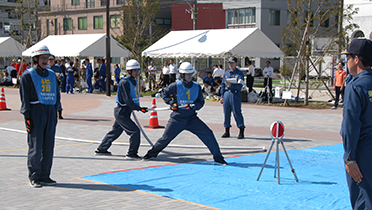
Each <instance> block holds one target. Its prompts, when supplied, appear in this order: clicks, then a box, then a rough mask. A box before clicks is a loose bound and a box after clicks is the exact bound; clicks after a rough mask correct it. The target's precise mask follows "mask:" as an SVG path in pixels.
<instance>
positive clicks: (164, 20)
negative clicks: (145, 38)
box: [155, 18, 172, 25]
mask: <svg viewBox="0 0 372 210" xmlns="http://www.w3.org/2000/svg"><path fill="white" fill-rule="evenodd" d="M155 23H156V24H157V25H171V24H172V20H171V19H169V18H156V19H155Z"/></svg>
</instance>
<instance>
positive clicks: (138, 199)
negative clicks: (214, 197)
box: [0, 88, 342, 209]
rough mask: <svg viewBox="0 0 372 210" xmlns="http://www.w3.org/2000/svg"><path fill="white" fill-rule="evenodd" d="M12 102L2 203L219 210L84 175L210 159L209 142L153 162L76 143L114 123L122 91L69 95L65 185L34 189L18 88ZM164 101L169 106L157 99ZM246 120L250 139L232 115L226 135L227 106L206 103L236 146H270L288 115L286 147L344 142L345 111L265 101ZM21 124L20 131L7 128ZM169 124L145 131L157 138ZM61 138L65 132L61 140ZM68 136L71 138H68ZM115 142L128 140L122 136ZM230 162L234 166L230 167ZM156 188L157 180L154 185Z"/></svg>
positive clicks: (211, 122)
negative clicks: (275, 125) (273, 129)
mask: <svg viewBox="0 0 372 210" xmlns="http://www.w3.org/2000/svg"><path fill="white" fill-rule="evenodd" d="M5 94H6V101H7V106H8V108H11V109H12V110H11V111H0V145H1V147H0V159H1V161H0V167H1V169H2V170H1V171H0V175H1V178H2V181H1V183H2V190H1V199H0V205H1V209H36V208H37V209H98V208H105V209H107V208H111V209H213V207H208V206H203V205H200V204H195V203H189V202H187V201H182V200H175V199H172V198H167V197H162V196H158V195H155V194H149V193H145V192H143V191H140V190H139V191H136V190H132V189H125V188H121V187H115V186H110V185H106V184H102V183H95V182H91V181H87V180H84V179H81V178H79V177H83V176H89V175H94V174H98V173H104V172H110V171H118V170H125V169H134V168H142V167H148V166H156V165H164V164H174V163H184V162H192V161H203V160H208V159H211V158H212V156H211V155H210V154H209V152H208V150H207V149H206V148H202V149H186V148H175V147H168V148H167V149H166V150H165V152H164V153H161V154H160V155H159V157H158V158H156V159H154V160H152V161H131V160H127V159H125V158H124V155H125V154H126V151H127V149H128V147H127V146H125V145H113V146H112V147H111V148H110V151H111V152H112V153H113V156H109V157H106V156H95V155H94V150H95V149H96V148H97V144H96V143H91V142H79V141H71V140H68V139H72V138H73V139H82V140H88V141H92V142H95V141H98V142H100V141H101V140H102V138H103V136H104V135H105V134H106V132H108V131H109V130H110V128H111V126H112V124H113V122H114V117H113V108H114V106H115V96H112V97H107V96H105V95H98V94H79V93H76V94H74V95H67V94H62V101H63V108H64V111H63V113H64V117H65V120H60V121H59V123H58V126H57V134H56V136H57V139H56V147H55V156H54V163H53V169H52V178H53V179H55V180H56V181H57V182H58V184H57V185H56V186H54V187H42V188H40V189H33V188H31V187H30V186H29V184H28V179H27V167H26V160H27V142H26V134H25V126H24V122H23V116H22V115H21V114H20V113H19V108H20V101H19V93H18V89H13V88H6V89H5ZM151 102H152V98H150V97H143V98H141V104H142V105H143V106H148V107H151ZM157 106H158V107H164V106H166V105H165V104H164V103H163V101H162V100H161V99H157ZM242 109H243V114H244V119H245V124H246V127H247V128H246V132H245V134H246V138H245V139H243V140H238V139H236V136H237V134H238V129H237V128H236V126H235V121H234V119H233V118H232V124H233V128H232V138H227V139H222V138H221V137H220V136H221V135H222V133H223V131H224V128H223V111H222V105H220V104H219V103H216V102H206V105H205V107H203V109H202V110H200V111H199V113H198V116H199V117H200V118H201V119H202V120H203V121H204V122H205V123H206V124H208V126H210V128H211V129H212V130H213V131H214V134H215V136H216V138H217V140H218V142H219V144H220V146H221V147H223V146H236V147H259V146H265V147H266V148H268V147H269V146H270V145H271V139H270V136H269V128H270V125H271V123H272V122H273V121H275V120H281V121H282V122H283V123H284V125H285V126H286V133H285V136H284V140H285V146H286V149H287V150H290V149H297V148H305V147H312V146H320V145H329V144H339V143H341V138H340V135H339V134H338V133H339V129H340V124H341V120H342V109H338V110H307V109H295V108H286V107H265V106H256V105H254V104H247V103H245V104H243V108H242ZM169 114H170V111H162V112H158V118H159V123H160V124H161V125H164V126H165V125H166V123H167V120H168V119H169ZM136 115H137V117H138V119H139V121H140V123H141V125H142V126H144V125H147V124H148V122H149V116H150V114H149V113H146V114H143V113H139V112H137V113H136ZM6 129H14V130H6ZM163 131H164V129H145V132H146V134H147V135H148V136H149V137H150V138H151V141H152V142H155V141H156V140H157V138H159V137H160V136H161V135H162V133H163ZM60 137H61V138H60ZM66 138H67V140H66ZM141 139H142V146H141V148H140V151H139V155H140V156H143V155H144V154H145V153H146V151H147V150H148V149H149V144H148V143H147V142H146V140H145V139H144V138H143V137H142V138H141ZM116 142H118V143H121V144H123V143H128V136H127V135H126V134H123V135H122V136H121V137H120V138H119V139H118V140H117V141H116ZM171 145H198V146H201V147H203V144H202V143H201V141H200V140H198V139H197V138H196V137H195V136H194V135H193V134H191V133H190V132H187V131H185V132H183V133H181V134H180V135H179V136H178V137H177V138H176V139H175V140H174V141H173V142H172V143H171ZM222 152H223V153H225V155H224V156H225V157H226V158H227V159H226V161H227V162H229V159H228V157H232V156H236V155H241V154H243V155H251V154H255V153H249V152H248V151H237V150H227V149H223V150H222ZM227 167H228V166H227ZM153 187H156V186H153Z"/></svg>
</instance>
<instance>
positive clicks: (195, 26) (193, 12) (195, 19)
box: [191, 0, 198, 30]
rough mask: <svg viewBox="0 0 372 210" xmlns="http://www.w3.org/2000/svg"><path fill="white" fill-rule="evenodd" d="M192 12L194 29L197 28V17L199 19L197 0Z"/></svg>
mask: <svg viewBox="0 0 372 210" xmlns="http://www.w3.org/2000/svg"><path fill="white" fill-rule="evenodd" d="M191 11H192V13H191V19H192V20H193V29H192V30H197V29H198V25H197V19H198V6H197V0H195V2H194V6H193V7H192V10H191Z"/></svg>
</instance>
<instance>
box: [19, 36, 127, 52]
mask: <svg viewBox="0 0 372 210" xmlns="http://www.w3.org/2000/svg"><path fill="white" fill-rule="evenodd" d="M42 45H45V46H47V47H48V48H49V51H50V53H52V54H53V55H55V56H69V57H73V56H102V57H104V56H106V34H75V35H50V36H47V37H46V38H45V39H43V40H41V41H40V42H38V43H36V44H35V45H33V46H32V47H30V48H28V49H27V50H26V51H24V52H23V53H22V55H23V56H31V52H32V51H34V50H35V49H37V48H39V47H40V46H42ZM110 48H111V56H112V57H127V56H128V55H129V53H130V52H129V51H128V50H127V49H125V48H122V47H120V46H119V45H118V42H117V41H116V40H115V39H113V38H112V37H111V39H110Z"/></svg>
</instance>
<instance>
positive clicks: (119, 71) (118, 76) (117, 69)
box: [114, 64, 121, 83]
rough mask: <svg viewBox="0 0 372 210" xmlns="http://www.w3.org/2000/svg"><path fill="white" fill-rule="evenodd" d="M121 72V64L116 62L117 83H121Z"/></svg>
mask: <svg viewBox="0 0 372 210" xmlns="http://www.w3.org/2000/svg"><path fill="white" fill-rule="evenodd" d="M120 73H121V69H120V67H119V64H115V70H114V74H115V81H116V83H119V82H120Z"/></svg>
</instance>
